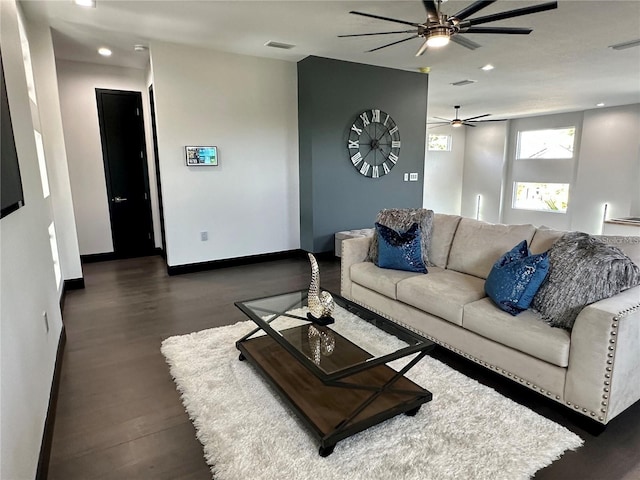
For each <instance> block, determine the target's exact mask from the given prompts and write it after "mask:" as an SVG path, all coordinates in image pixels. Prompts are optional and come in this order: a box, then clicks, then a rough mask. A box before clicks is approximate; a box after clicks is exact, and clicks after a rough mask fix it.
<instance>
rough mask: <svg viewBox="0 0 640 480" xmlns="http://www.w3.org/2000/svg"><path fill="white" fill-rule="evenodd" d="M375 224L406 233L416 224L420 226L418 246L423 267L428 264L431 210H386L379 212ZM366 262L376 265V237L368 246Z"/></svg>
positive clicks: (431, 221) (431, 227)
mask: <svg viewBox="0 0 640 480" xmlns="http://www.w3.org/2000/svg"><path fill="white" fill-rule="evenodd" d="M376 223H379V224H381V225H384V226H386V227H389V228H393V229H394V230H396V231H406V230H408V229H409V227H411V225H413V224H414V223H417V224H418V225H419V226H420V245H421V247H422V259H423V262H424V264H425V265H428V264H429V261H428V258H427V255H429V244H430V243H431V232H432V230H433V210H427V209H426V208H387V209H384V210H380V212H378V215H377V216H376ZM368 260H370V261H372V262H373V263H375V264H377V263H378V236H377V235H374V236H373V238H372V239H371V244H370V245H369V257H368Z"/></svg>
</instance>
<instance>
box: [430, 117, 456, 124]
mask: <svg viewBox="0 0 640 480" xmlns="http://www.w3.org/2000/svg"><path fill="white" fill-rule="evenodd" d="M433 118H437V119H438V120H444V121H445V122H447V123H451V122H452V120H449V119H448V118H442V117H433Z"/></svg>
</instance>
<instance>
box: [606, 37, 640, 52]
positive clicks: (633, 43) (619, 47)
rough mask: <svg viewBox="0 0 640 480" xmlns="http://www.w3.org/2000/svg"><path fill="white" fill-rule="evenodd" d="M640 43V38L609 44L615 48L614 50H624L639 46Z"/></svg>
mask: <svg viewBox="0 0 640 480" xmlns="http://www.w3.org/2000/svg"><path fill="white" fill-rule="evenodd" d="M638 45H640V39H638V40H631V41H630V42H624V43H617V44H616V45H609V48H613V49H614V50H624V49H625V48H631V47H637V46H638Z"/></svg>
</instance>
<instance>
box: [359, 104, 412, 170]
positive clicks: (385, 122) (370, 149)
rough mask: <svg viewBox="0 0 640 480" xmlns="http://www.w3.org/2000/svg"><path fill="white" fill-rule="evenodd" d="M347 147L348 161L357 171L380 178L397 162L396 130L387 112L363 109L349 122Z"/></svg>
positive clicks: (397, 144) (398, 139)
mask: <svg viewBox="0 0 640 480" xmlns="http://www.w3.org/2000/svg"><path fill="white" fill-rule="evenodd" d="M347 148H348V149H349V157H350V158H351V163H352V164H353V166H354V167H355V168H356V170H358V172H360V174H361V175H364V176H365V177H369V178H380V177H382V176H383V175H386V174H387V173H389V172H390V171H391V169H392V168H393V167H394V166H395V164H396V163H397V162H398V158H399V157H400V130H398V126H397V125H396V122H394V121H393V118H391V116H390V115H389V114H388V113H386V112H383V111H382V110H378V109H372V110H365V111H364V112H362V113H361V114H359V115H358V116H357V117H356V120H355V122H353V125H351V129H350V130H349V140H348V144H347Z"/></svg>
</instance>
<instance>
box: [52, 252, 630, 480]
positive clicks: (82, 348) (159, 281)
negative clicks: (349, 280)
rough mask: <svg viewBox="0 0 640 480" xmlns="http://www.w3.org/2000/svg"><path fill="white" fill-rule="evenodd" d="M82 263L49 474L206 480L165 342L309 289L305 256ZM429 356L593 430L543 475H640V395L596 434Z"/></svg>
mask: <svg viewBox="0 0 640 480" xmlns="http://www.w3.org/2000/svg"><path fill="white" fill-rule="evenodd" d="M319 263H320V272H321V281H322V286H323V288H325V289H328V290H332V291H334V292H339V288H340V266H339V262H338V260H337V259H335V260H319ZM83 269H84V275H85V283H86V288H85V289H84V290H72V291H69V292H68V293H67V296H66V300H65V305H64V322H65V327H66V331H67V344H66V349H65V354H64V361H63V366H62V377H61V384H60V394H59V399H58V409H57V416H56V423H55V430H54V438H53V446H52V452H51V463H50V467H49V478H50V479H61V480H74V479H82V480H89V479H118V480H133V479H153V480H156V479H210V478H211V473H210V471H209V468H208V466H207V465H206V463H205V461H204V457H203V454H202V446H201V445H200V443H199V442H198V440H197V439H196V437H195V430H194V428H193V426H192V424H191V422H190V420H189V418H188V417H187V415H186V413H185V411H184V409H183V407H182V404H181V403H180V398H179V394H178V392H177V391H176V389H175V385H174V383H173V380H172V379H171V377H170V376H169V371H168V367H167V365H166V363H165V361H164V358H163V357H162V355H161V353H160V343H161V342H162V340H164V339H165V338H167V337H169V336H172V335H180V334H184V333H189V332H193V331H198V330H202V329H205V328H210V327H215V326H220V325H227V324H232V323H236V322H239V321H244V320H246V317H245V316H244V315H243V314H242V312H240V310H238V309H237V308H236V307H235V306H234V305H233V302H234V301H237V300H242V299H248V298H254V297H260V296H265V295H271V294H276V293H280V292H285V291H291V290H295V289H299V288H306V287H307V286H308V281H309V274H310V267H309V262H308V261H307V260H306V259H304V258H297V259H287V260H278V261H271V262H264V263H256V264H253V265H244V266H238V267H229V268H223V269H218V270H212V271H208V272H199V273H192V274H186V275H179V276H173V277H169V276H167V274H166V267H165V266H164V263H163V261H162V259H161V258H160V257H144V258H139V259H128V260H115V261H110V262H102V263H92V264H86V265H84V266H83ZM433 356H435V357H437V358H439V359H440V360H442V361H444V362H446V363H448V364H449V365H452V366H453V367H454V368H457V369H458V370H460V371H462V372H463V373H465V374H467V375H468V376H471V377H473V378H475V379H477V380H478V381H480V382H482V383H485V384H487V385H489V386H491V387H492V388H495V389H496V390H498V391H499V392H501V393H502V394H504V395H506V396H509V397H511V398H513V399H514V400H516V401H518V402H520V403H522V404H524V405H526V406H528V407H529V408H532V409H533V410H535V411H537V412H539V413H541V414H542V415H544V416H546V417H548V418H550V419H552V420H554V421H556V422H558V423H560V424H562V425H565V426H566V427H568V428H569V429H571V430H572V431H574V432H576V433H577V434H578V435H580V436H581V437H582V438H583V439H585V445H584V446H583V447H582V448H580V449H579V450H578V451H577V452H568V453H566V454H565V455H564V456H563V457H562V458H561V459H560V460H558V461H556V462H554V463H553V464H552V465H551V466H549V467H547V468H545V469H543V470H541V471H540V472H538V474H537V475H536V478H538V479H612V480H613V479H624V480H632V479H639V478H640V428H639V427H640V403H638V404H636V405H634V406H633V407H632V408H631V409H629V410H628V411H626V412H625V413H624V414H622V415H620V416H619V417H617V418H616V419H614V420H613V421H612V422H611V423H610V425H609V427H608V428H607V429H606V430H605V431H604V432H603V433H602V434H600V435H598V436H595V435H593V434H591V433H589V432H588V431H586V430H585V428H584V425H583V422H582V421H581V418H580V417H577V416H576V415H575V414H573V413H572V412H570V411H569V410H566V409H564V408H562V407H561V406H559V405H557V404H555V403H553V402H551V401H548V400H547V399H545V398H542V397H540V396H539V395H537V394H535V393H533V392H530V391H529V390H526V389H524V388H522V387H521V386H520V385H515V384H513V383H512V382H510V381H507V380H505V379H503V378H501V377H499V376H497V375H496V374H494V373H493V372H490V371H487V370H486V369H483V368H481V367H478V366H476V365H474V364H472V363H471V362H468V361H466V360H464V359H462V358H461V357H458V356H457V355H454V354H451V353H449V352H447V351H445V350H444V349H440V348H437V349H436V350H435V351H434V353H433ZM427 388H428V386H427ZM238 454H239V455H241V454H242V452H239V453H238ZM465 480H470V479H465ZM479 480H485V479H479Z"/></svg>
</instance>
